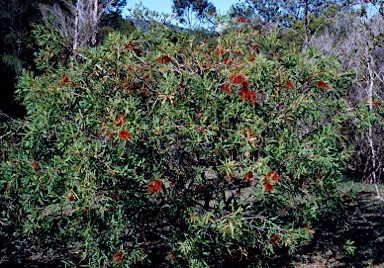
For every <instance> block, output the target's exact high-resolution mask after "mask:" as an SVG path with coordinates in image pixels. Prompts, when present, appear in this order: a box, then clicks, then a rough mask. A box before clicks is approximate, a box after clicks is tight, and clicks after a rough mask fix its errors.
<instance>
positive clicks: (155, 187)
mask: <svg viewBox="0 0 384 268" xmlns="http://www.w3.org/2000/svg"><path fill="white" fill-rule="evenodd" d="M161 185H162V181H161V180H160V179H156V180H154V181H151V182H150V183H149V188H148V190H149V192H150V193H151V194H155V193H160V192H161Z"/></svg>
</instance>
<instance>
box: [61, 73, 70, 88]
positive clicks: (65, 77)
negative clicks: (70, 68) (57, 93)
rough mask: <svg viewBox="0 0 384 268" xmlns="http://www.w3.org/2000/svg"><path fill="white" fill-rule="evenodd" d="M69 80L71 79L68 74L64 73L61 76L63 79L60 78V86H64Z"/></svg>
mask: <svg viewBox="0 0 384 268" xmlns="http://www.w3.org/2000/svg"><path fill="white" fill-rule="evenodd" d="M68 80H69V78H68V76H66V75H65V74H63V75H62V76H61V80H60V82H59V86H64V85H65V83H67V82H68Z"/></svg>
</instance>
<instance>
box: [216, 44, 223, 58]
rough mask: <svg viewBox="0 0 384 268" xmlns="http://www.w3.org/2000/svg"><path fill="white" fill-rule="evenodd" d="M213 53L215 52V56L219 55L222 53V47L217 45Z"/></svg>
mask: <svg viewBox="0 0 384 268" xmlns="http://www.w3.org/2000/svg"><path fill="white" fill-rule="evenodd" d="M215 53H216V56H218V57H220V56H221V55H223V54H224V49H222V48H221V47H219V46H217V48H216V50H215Z"/></svg>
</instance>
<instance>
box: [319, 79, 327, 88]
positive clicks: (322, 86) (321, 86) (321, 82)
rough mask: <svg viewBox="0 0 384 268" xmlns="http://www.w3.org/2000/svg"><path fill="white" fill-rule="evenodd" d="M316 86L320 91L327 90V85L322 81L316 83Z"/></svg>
mask: <svg viewBox="0 0 384 268" xmlns="http://www.w3.org/2000/svg"><path fill="white" fill-rule="evenodd" d="M317 86H318V87H319V88H321V89H327V88H328V85H327V83H325V82H324V81H323V80H319V81H317Z"/></svg>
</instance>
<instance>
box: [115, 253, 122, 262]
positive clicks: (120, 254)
mask: <svg viewBox="0 0 384 268" xmlns="http://www.w3.org/2000/svg"><path fill="white" fill-rule="evenodd" d="M122 259H123V252H122V251H119V252H116V253H115V255H113V262H114V263H119V262H121V260H122Z"/></svg>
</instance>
